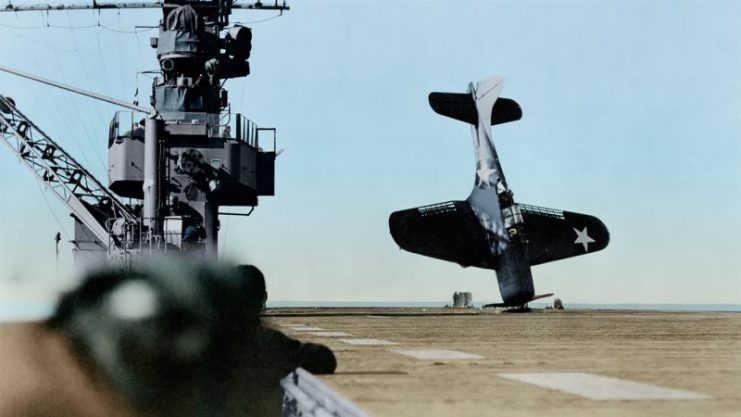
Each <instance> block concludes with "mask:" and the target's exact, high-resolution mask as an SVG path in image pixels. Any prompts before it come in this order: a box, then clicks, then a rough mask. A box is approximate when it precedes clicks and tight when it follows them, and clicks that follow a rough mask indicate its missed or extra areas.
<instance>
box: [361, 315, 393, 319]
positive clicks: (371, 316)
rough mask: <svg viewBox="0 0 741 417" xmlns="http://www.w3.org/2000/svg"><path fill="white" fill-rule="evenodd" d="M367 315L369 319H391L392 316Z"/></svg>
mask: <svg viewBox="0 0 741 417" xmlns="http://www.w3.org/2000/svg"><path fill="white" fill-rule="evenodd" d="M365 317H368V318H369V319H390V318H391V317H389V316H373V315H370V314H369V315H367V316H365Z"/></svg>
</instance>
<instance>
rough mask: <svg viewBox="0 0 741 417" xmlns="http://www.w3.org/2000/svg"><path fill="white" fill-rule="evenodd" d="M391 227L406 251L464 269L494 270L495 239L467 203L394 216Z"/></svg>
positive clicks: (396, 213) (423, 209)
mask: <svg viewBox="0 0 741 417" xmlns="http://www.w3.org/2000/svg"><path fill="white" fill-rule="evenodd" d="M389 228H390V229H391V236H392V237H393V238H394V241H395V242H396V243H397V244H398V245H399V246H400V247H401V248H402V249H404V250H407V251H409V252H413V253H418V254H420V255H425V256H430V257H433V258H437V259H442V260H444V261H450V262H455V263H458V264H460V265H461V266H477V267H480V268H487V269H493V268H494V265H495V263H494V262H495V258H494V257H493V255H492V252H491V242H490V239H494V237H493V236H490V234H489V233H488V232H487V231H486V230H485V229H484V228H483V227H482V226H481V223H480V222H479V219H478V217H477V216H476V214H475V213H474V212H473V209H472V208H471V205H470V204H469V203H468V202H467V201H449V202H446V203H440V204H433V205H429V206H424V207H418V208H413V209H408V210H401V211H396V212H394V213H391V216H390V217H389Z"/></svg>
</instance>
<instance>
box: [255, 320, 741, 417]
mask: <svg viewBox="0 0 741 417" xmlns="http://www.w3.org/2000/svg"><path fill="white" fill-rule="evenodd" d="M266 316H267V317H266V320H267V322H268V323H270V324H271V325H273V326H275V327H277V328H280V329H281V330H282V331H285V332H286V333H287V334H289V335H291V336H294V337H298V338H300V339H302V340H307V341H315V342H320V343H324V344H327V345H328V346H330V347H331V348H332V349H333V350H334V351H335V353H336V355H337V357H338V361H339V366H338V369H337V373H336V374H335V375H330V376H323V377H321V378H320V379H321V380H322V381H323V382H324V383H326V384H327V385H329V386H330V387H331V388H332V389H333V390H335V391H336V392H337V393H338V394H339V395H341V396H342V397H344V398H345V399H347V400H349V401H350V402H352V403H354V404H355V405H357V406H358V407H359V408H360V409H362V410H363V411H365V412H366V413H368V414H369V415H370V416H374V417H404V416H415V417H418V416H428V417H431V416H440V417H442V416H445V417H450V416H455V417H464V416H476V417H479V416H508V417H516V416H537V417H547V416H553V417H564V416H568V417H579V416H626V417H628V416H693V417H695V416H703V417H708V416H729V417H730V416H741V313H728V312H725V313H714V312H689V313H684V312H648V311H647V312H639V311H589V310H564V311H549V310H540V311H533V312H531V313H524V314H512V313H504V314H501V313H498V312H495V311H482V310H453V309H431V308H429V309H421V308H414V309H403V308H373V309H364V308H353V309H338V308H311V309H299V308H292V309H271V310H268V312H267V314H266Z"/></svg>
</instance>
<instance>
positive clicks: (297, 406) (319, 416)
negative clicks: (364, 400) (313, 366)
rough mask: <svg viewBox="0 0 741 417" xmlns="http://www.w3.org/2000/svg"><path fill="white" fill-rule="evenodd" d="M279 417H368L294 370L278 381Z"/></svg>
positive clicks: (314, 378)
mask: <svg viewBox="0 0 741 417" xmlns="http://www.w3.org/2000/svg"><path fill="white" fill-rule="evenodd" d="M281 386H282V387H283V392H284V394H283V417H368V415H367V414H366V413H365V412H363V411H362V410H361V409H360V408H358V407H357V406H356V405H355V404H353V403H351V402H350V401H348V400H346V399H344V398H342V397H341V396H339V395H338V394H337V393H336V392H334V391H332V389H330V388H329V387H328V386H326V385H324V383H322V382H321V381H320V380H319V379H317V378H316V377H315V376H314V375H312V374H310V373H309V372H307V371H305V370H303V369H301V368H297V369H296V370H295V371H294V372H292V373H291V374H290V375H288V376H287V377H285V378H283V380H282V381H281Z"/></svg>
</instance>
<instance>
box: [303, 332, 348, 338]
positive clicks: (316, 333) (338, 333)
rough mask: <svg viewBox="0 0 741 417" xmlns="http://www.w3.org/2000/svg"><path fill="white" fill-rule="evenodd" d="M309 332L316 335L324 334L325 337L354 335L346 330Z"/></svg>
mask: <svg viewBox="0 0 741 417" xmlns="http://www.w3.org/2000/svg"><path fill="white" fill-rule="evenodd" d="M309 334H312V335H314V336H323V337H349V336H352V335H351V334H350V333H345V332H311V333H309Z"/></svg>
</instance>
